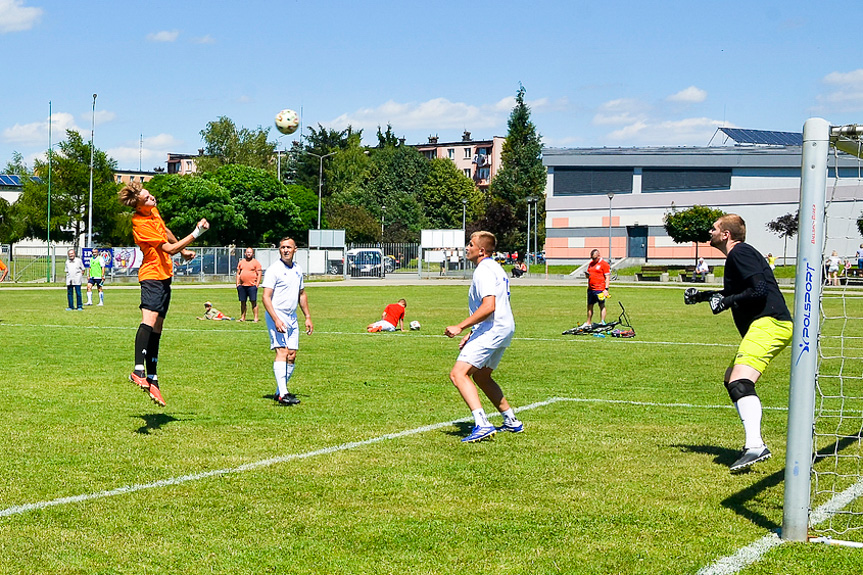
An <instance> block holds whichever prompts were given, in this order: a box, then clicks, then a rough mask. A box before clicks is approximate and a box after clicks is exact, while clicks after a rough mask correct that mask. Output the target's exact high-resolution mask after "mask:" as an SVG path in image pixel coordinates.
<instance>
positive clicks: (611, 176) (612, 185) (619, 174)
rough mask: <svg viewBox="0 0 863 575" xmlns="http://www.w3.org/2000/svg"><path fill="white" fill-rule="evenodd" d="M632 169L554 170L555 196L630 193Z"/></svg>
mask: <svg viewBox="0 0 863 575" xmlns="http://www.w3.org/2000/svg"><path fill="white" fill-rule="evenodd" d="M632 173H633V169H632V168H570V167H560V168H554V190H553V193H554V195H555V196H592V195H600V194H601V195H605V194H607V193H609V192H614V193H615V194H628V193H632Z"/></svg>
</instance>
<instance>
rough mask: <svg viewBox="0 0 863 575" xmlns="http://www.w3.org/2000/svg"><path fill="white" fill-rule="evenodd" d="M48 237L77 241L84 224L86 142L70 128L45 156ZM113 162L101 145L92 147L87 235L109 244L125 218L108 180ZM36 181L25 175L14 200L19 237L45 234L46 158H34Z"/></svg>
mask: <svg viewBox="0 0 863 575" xmlns="http://www.w3.org/2000/svg"><path fill="white" fill-rule="evenodd" d="M50 160H51V164H52V166H51V239H52V240H56V241H67V242H72V243H73V245H76V246H77V244H78V241H79V240H80V238H81V237H82V236H86V235H89V230H88V229H87V226H88V220H89V219H90V218H89V214H88V209H89V205H90V143H89V142H85V141H84V140H83V139H82V137H81V134H79V133H78V132H76V131H73V130H67V131H66V139H65V140H64V141H62V142H60V143H59V151H58V152H56V153H52V155H51V158H50ZM116 169H117V163H116V162H115V161H114V160H113V159H111V158H109V157H108V155H107V154H106V153H105V152H103V151H102V150H99V149H96V150H94V151H93V217H92V220H93V237H94V242H95V243H100V244H102V245H105V244H113V243H117V242H118V241H119V240H120V239H121V238H123V237H124V229H125V228H124V226H125V225H126V223H127V218H126V217H124V216H123V215H122V212H123V210H122V209H121V207H120V205H119V203H118V202H117V190H118V188H119V186H118V184H117V183H116V182H115V181H114V171H115V170H116ZM35 173H36V174H39V175H40V177H41V181H35V180H29V179H28V180H25V181H24V187H23V192H22V193H21V196H20V197H19V198H18V201H17V202H16V204H20V205H19V212H18V215H19V217H21V218H22V219H23V221H22V226H23V232H22V233H23V237H30V238H38V239H42V240H46V239H47V236H48V233H47V231H48V226H47V220H48V217H47V216H48V177H47V175H48V161H47V160H45V161H43V160H36V163H35Z"/></svg>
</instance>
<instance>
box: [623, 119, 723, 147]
mask: <svg viewBox="0 0 863 575" xmlns="http://www.w3.org/2000/svg"><path fill="white" fill-rule="evenodd" d="M722 125H724V124H723V122H722V121H720V120H711V119H710V118H684V119H682V120H652V119H643V120H638V121H636V122H633V123H631V124H629V125H626V126H623V127H622V128H620V129H619V130H615V131H613V132H611V133H609V134H608V138H609V140H611V141H613V142H617V143H619V144H620V145H623V146H645V145H647V146H706V145H707V143H708V142H709V141H710V138H711V137H712V136H713V134H714V133H715V132H716V128H718V127H719V126H722Z"/></svg>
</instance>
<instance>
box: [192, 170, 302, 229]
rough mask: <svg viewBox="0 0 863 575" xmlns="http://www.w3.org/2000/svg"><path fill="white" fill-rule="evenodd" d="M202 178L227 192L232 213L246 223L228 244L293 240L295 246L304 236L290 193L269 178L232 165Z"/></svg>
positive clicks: (257, 172) (268, 174) (282, 185)
mask: <svg viewBox="0 0 863 575" xmlns="http://www.w3.org/2000/svg"><path fill="white" fill-rule="evenodd" d="M205 177H206V178H207V179H209V180H211V181H213V182H215V183H217V184H219V186H221V187H222V188H224V189H225V190H227V191H228V194H229V195H230V198H231V202H232V204H233V206H234V209H235V210H236V211H237V213H238V214H240V215H241V216H242V218H243V219H244V220H245V222H246V226H245V227H244V228H243V229H241V230H237V232H236V237H234V238H233V240H232V241H231V242H230V243H234V244H237V245H251V246H257V245H260V244H262V243H263V244H277V245H278V243H279V240H280V239H281V238H283V237H285V236H291V237H294V238H296V239H297V242H302V241H303V240H304V239H305V238H306V237H307V236H308V233H307V232H308V228H306V229H302V220H301V218H300V210H299V208H297V205H296V204H295V203H294V202H293V200H292V199H291V193H290V191H289V190H288V188H287V186H285V185H284V184H283V183H281V182H279V181H278V180H277V179H276V178H275V177H274V175H273V174H271V173H268V172H266V171H264V170H261V169H257V168H251V167H249V166H241V165H236V164H233V165H226V166H222V167H221V168H219V169H218V170H216V171H215V172H213V173H211V174H207V175H206V176H205Z"/></svg>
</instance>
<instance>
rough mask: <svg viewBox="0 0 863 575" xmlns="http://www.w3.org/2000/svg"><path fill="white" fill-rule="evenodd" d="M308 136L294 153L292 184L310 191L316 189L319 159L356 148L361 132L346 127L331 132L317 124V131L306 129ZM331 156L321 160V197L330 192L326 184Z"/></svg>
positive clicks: (319, 166)
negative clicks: (294, 170) (322, 176)
mask: <svg viewBox="0 0 863 575" xmlns="http://www.w3.org/2000/svg"><path fill="white" fill-rule="evenodd" d="M308 132H309V134H308V136H306V138H305V142H306V143H305V145H304V146H298V147H297V149H296V150H295V151H294V160H295V162H296V176H295V179H294V183H296V184H299V185H301V186H305V187H307V188H308V189H310V190H317V189H318V171H319V170H320V168H321V160H320V158H321V157H323V156H326V155H327V154H333V153H334V152H340V151H342V150H347V149H348V148H351V147H356V146H358V145H359V142H361V141H362V137H363V131H362V130H358V131H354V129H353V127H351V126H348V127H347V128H345V129H344V130H333V129H332V128H324V127H323V126H321V125H320V124H318V129H315V128H314V127H312V126H309V128H308ZM334 156H335V154H334V155H333V156H330V157H329V158H326V159H325V160H323V172H324V174H323V175H324V178H323V181H324V185H323V186H322V190H323V196H324V197H325V198H326V197H329V196H330V195H332V191H333V190H331V189H330V186H329V184H328V182H329V172H328V169H329V167H330V163H331V162H332V160H333V157H334Z"/></svg>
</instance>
